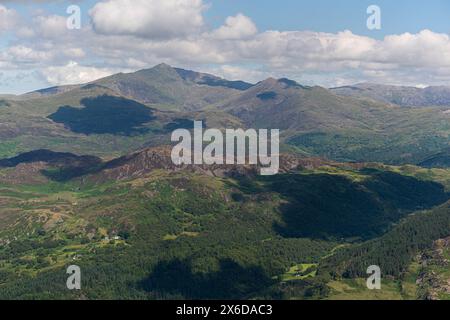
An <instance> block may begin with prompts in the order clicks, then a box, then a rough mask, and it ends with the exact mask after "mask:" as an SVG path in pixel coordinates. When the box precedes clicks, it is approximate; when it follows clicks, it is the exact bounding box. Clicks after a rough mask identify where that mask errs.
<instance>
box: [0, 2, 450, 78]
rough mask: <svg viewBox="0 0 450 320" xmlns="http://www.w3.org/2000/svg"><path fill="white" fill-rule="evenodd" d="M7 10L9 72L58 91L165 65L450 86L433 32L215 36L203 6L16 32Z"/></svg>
mask: <svg viewBox="0 0 450 320" xmlns="http://www.w3.org/2000/svg"><path fill="white" fill-rule="evenodd" d="M1 8H2V7H1V6H0V16H1V15H2V14H3V15H6V13H5V12H9V13H8V15H10V16H11V15H12V16H14V19H12V20H11V18H10V19H9V21H10V22H8V24H7V25H8V26H11V24H12V23H15V24H16V28H15V34H16V39H15V40H14V41H12V42H11V43H10V45H9V46H7V47H6V48H4V49H3V50H2V51H1V52H0V68H3V69H8V70H9V69H14V68H16V69H18V70H23V69H27V68H28V69H29V68H31V67H33V68H35V69H36V70H39V72H40V73H41V74H42V75H44V77H45V79H47V81H48V82H49V83H51V84H66V83H79V82H83V81H85V80H86V79H87V81H89V80H92V79H94V78H98V77H102V76H104V75H108V74H110V73H111V72H112V71H130V70H136V69H142V68H146V67H151V66H153V65H155V64H158V63H160V62H166V63H169V64H172V65H175V66H179V67H184V68H190V69H196V70H204V71H209V72H211V73H215V74H218V75H221V76H224V77H226V78H230V79H241V80H247V81H252V82H255V81H259V80H262V79H263V78H265V77H269V76H274V77H289V78H292V79H294V80H297V81H299V82H302V83H305V84H318V85H323V86H338V85H346V84H352V83H355V82H362V81H374V82H382V83H392V84H405V85H434V84H447V83H450V37H449V35H448V34H445V33H436V32H433V31H431V30H423V31H421V32H418V33H416V34H411V33H404V34H397V35H389V36H386V37H385V38H384V39H373V38H370V37H367V36H360V35H357V34H354V33H353V32H351V31H349V30H346V31H341V32H337V33H326V32H314V31H304V30H298V31H282V30H268V31H258V28H257V26H256V24H255V23H254V22H253V21H252V20H251V18H250V17H248V16H245V15H244V14H242V13H237V14H235V15H233V16H230V17H228V18H226V19H225V20H224V21H223V24H222V26H219V27H217V28H215V29H213V28H208V24H207V23H206V22H205V21H204V20H205V19H204V18H203V13H204V10H205V8H206V7H205V4H204V2H203V1H202V0H104V1H99V2H97V4H96V5H94V6H93V8H92V9H91V11H90V16H91V19H92V24H91V25H89V24H87V23H86V24H84V25H83V28H82V29H81V30H67V28H66V27H65V25H66V21H65V19H66V18H67V17H65V16H57V15H49V14H47V13H45V12H41V13H40V14H38V15H37V16H33V17H31V19H27V23H21V24H20V25H19V26H17V16H15V15H16V14H17V13H15V12H14V11H13V10H11V9H6V8H5V7H3V8H4V10H3V11H2V10H1ZM1 21H3V22H1ZM4 21H6V19H5V20H0V30H1V28H2V27H1V26H2V23H3V28H5V26H6V23H5V22H4ZM14 21H15V22H14ZM71 61H77V63H74V62H71ZM99 63H101V66H102V67H97V68H96V66H98V65H99ZM88 74H90V75H91V76H88Z"/></svg>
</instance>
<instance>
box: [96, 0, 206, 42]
mask: <svg viewBox="0 0 450 320" xmlns="http://www.w3.org/2000/svg"><path fill="white" fill-rule="evenodd" d="M204 8H205V6H204V5H203V2H202V0H164V1H161V0H107V1H101V2H99V3H97V4H96V5H95V6H94V7H93V8H92V9H91V11H90V15H91V17H92V22H93V25H94V28H95V30H96V31H97V32H99V33H103V34H116V35H133V36H139V37H146V38H157V39H161V38H173V37H180V36H187V35H191V34H193V33H196V32H197V31H198V30H199V29H200V28H201V27H202V26H203V24H204V22H203V15H202V11H203V10H204Z"/></svg>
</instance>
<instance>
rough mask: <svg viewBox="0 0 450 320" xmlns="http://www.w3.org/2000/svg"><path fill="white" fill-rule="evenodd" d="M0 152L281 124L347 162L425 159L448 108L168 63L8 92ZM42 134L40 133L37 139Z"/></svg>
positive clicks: (117, 151)
mask: <svg viewBox="0 0 450 320" xmlns="http://www.w3.org/2000/svg"><path fill="white" fill-rule="evenodd" d="M1 103H2V105H3V107H0V121H1V123H2V126H1V127H0V138H1V139H2V140H1V142H0V157H12V156H15V155H17V154H19V153H23V152H27V151H33V150H37V149H50V150H53V151H57V152H75V153H77V154H92V155H95V156H100V157H110V158H111V157H115V156H119V155H123V154H126V153H129V152H132V151H135V150H139V149H142V148H145V147H148V146H158V145H164V144H168V143H169V136H170V133H171V131H172V130H173V129H175V128H177V127H188V128H190V127H192V126H191V124H192V120H194V119H196V120H204V122H205V123H206V125H207V126H208V127H210V128H214V127H219V128H227V127H231V128H239V127H244V128H267V129H280V130H281V134H282V144H283V148H284V149H290V150H296V152H298V153H300V154H308V155H310V156H320V157H325V158H329V159H332V160H337V161H357V162H361V161H380V162H386V163H392V164H402V163H412V164H417V163H421V162H422V161H424V160H425V159H427V158H428V157H430V156H432V155H435V154H438V153H439V152H442V151H443V150H445V149H447V148H448V134H449V130H450V128H449V126H448V117H449V116H450V115H449V114H448V112H447V111H445V110H440V109H434V108H401V107H399V106H396V105H392V104H386V103H383V102H379V101H373V100H370V99H369V100H368V99H361V98H358V97H348V96H342V95H338V94H336V92H335V91H333V90H328V89H325V88H321V87H308V86H303V85H301V84H298V83H296V82H295V81H292V80H289V79H285V78H282V79H267V80H264V81H261V82H259V83H257V84H255V85H252V84H249V83H246V82H242V81H227V80H224V79H221V78H218V77H215V76H213V75H209V74H203V73H198V72H194V71H188V70H183V69H179V68H173V67H170V66H168V65H165V64H161V65H158V66H155V67H154V68H151V69H145V70H141V71H137V72H135V73H129V74H116V75H113V76H110V77H107V78H104V79H99V80H97V81H94V82H91V83H88V84H82V85H77V86H65V87H57V88H50V89H44V90H40V91H38V92H35V93H31V94H28V95H25V96H21V97H19V98H18V99H13V100H8V99H6V100H2V102H1ZM31 137H32V138H31Z"/></svg>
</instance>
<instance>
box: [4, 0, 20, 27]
mask: <svg viewBox="0 0 450 320" xmlns="http://www.w3.org/2000/svg"><path fill="white" fill-rule="evenodd" d="M18 20H19V15H18V14H17V12H16V11H15V10H13V9H8V8H6V7H5V6H3V5H1V4H0V32H3V31H7V30H10V29H12V28H13V27H14V26H16V24H17V22H18Z"/></svg>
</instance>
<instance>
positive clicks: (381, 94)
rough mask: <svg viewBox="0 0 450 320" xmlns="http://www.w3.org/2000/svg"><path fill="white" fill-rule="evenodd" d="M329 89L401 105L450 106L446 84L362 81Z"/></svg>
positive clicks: (337, 92)
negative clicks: (387, 83) (398, 84)
mask: <svg viewBox="0 0 450 320" xmlns="http://www.w3.org/2000/svg"><path fill="white" fill-rule="evenodd" d="M330 90H331V91H332V92H334V93H336V94H338V95H342V96H349V97H364V98H370V99H373V100H375V101H380V102H384V103H391V104H396V105H399V106H403V107H429V106H437V107H450V87H447V86H436V87H433V86H431V87H427V88H416V87H405V86H389V85H382V84H373V83H362V84H356V85H353V86H345V87H338V88H332V89H330Z"/></svg>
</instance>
